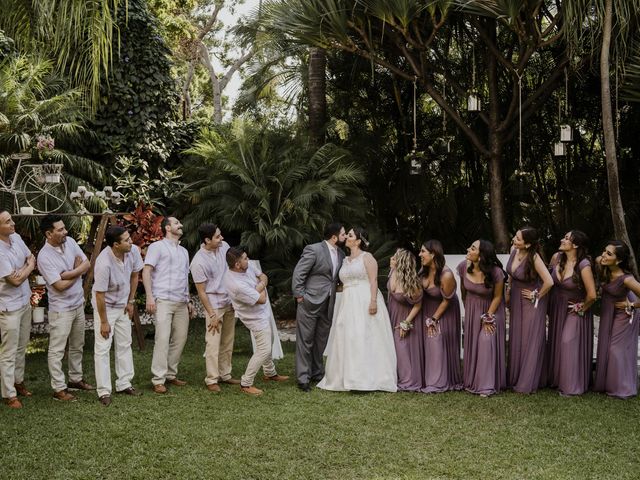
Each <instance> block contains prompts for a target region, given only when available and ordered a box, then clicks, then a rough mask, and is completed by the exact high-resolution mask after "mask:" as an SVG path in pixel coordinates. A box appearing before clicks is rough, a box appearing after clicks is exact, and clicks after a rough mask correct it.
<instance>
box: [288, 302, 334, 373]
mask: <svg viewBox="0 0 640 480" xmlns="http://www.w3.org/2000/svg"><path fill="white" fill-rule="evenodd" d="M330 303H331V296H328V297H327V298H326V299H325V301H324V302H322V303H320V304H313V303H310V302H309V301H308V300H306V299H303V300H302V302H301V303H298V309H297V311H296V378H297V380H298V383H308V382H309V381H310V380H320V379H321V378H322V377H323V376H324V364H323V363H322V354H323V353H324V350H325V348H326V346H327V340H328V339H329V330H330V329H331V318H330V317H329V311H330V308H329V306H330Z"/></svg>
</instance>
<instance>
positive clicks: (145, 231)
mask: <svg viewBox="0 0 640 480" xmlns="http://www.w3.org/2000/svg"><path fill="white" fill-rule="evenodd" d="M123 218H124V220H125V224H124V227H125V228H126V229H127V230H129V232H131V241H132V242H133V243H134V244H135V245H137V246H138V247H139V248H140V253H141V254H142V256H143V257H144V255H145V254H146V252H147V247H148V246H149V245H150V244H151V243H153V242H155V241H156V240H162V239H163V238H164V235H163V234H162V226H161V224H162V220H164V217H163V216H162V215H157V214H156V213H155V212H154V211H153V208H151V206H147V205H145V204H144V202H140V203H139V204H138V206H137V207H136V209H135V210H134V211H133V212H131V213H128V214H126V215H124V217H123Z"/></svg>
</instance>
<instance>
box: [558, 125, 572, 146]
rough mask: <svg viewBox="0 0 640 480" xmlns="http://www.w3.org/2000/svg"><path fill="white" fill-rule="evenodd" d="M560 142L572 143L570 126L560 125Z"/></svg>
mask: <svg viewBox="0 0 640 480" xmlns="http://www.w3.org/2000/svg"><path fill="white" fill-rule="evenodd" d="M560 141H561V142H573V130H572V129H571V125H566V124H565V125H560Z"/></svg>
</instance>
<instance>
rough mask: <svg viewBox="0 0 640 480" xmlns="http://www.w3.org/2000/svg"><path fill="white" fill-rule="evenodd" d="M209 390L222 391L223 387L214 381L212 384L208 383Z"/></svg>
mask: <svg viewBox="0 0 640 480" xmlns="http://www.w3.org/2000/svg"><path fill="white" fill-rule="evenodd" d="M207 390H209V391H210V392H215V393H218V392H221V391H222V389H221V388H220V385H218V384H217V383H212V384H210V385H207Z"/></svg>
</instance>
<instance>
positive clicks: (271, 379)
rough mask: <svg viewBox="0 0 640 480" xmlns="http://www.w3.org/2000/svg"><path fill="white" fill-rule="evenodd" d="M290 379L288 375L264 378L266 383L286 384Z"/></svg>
mask: <svg viewBox="0 0 640 480" xmlns="http://www.w3.org/2000/svg"><path fill="white" fill-rule="evenodd" d="M287 380H289V377H288V376H286V375H278V374H276V375H272V376H271V377H264V381H265V382H286V381H287Z"/></svg>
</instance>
